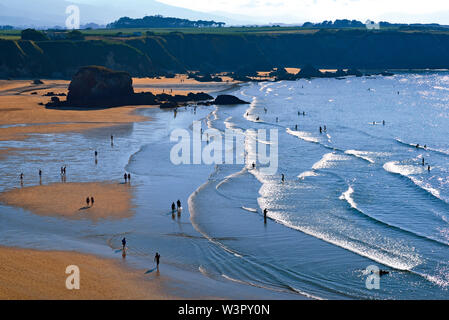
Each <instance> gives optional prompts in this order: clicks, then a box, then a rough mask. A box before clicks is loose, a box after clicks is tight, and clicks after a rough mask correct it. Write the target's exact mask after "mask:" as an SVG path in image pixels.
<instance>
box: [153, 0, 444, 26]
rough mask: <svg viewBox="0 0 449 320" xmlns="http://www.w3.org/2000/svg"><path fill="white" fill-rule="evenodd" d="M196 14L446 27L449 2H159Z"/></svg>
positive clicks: (205, 0) (402, 0)
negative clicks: (439, 24) (355, 20)
mask: <svg viewBox="0 0 449 320" xmlns="http://www.w3.org/2000/svg"><path fill="white" fill-rule="evenodd" d="M158 1H159V2H163V3H166V4H170V5H174V6H180V7H184V8H188V9H193V10H196V11H203V12H210V13H226V14H230V15H236V16H238V15H244V16H250V17H253V18H255V19H260V18H262V19H267V18H269V19H271V21H270V22H277V21H279V22H287V23H291V22H296V21H302V22H304V21H309V20H310V21H322V20H330V19H331V20H334V19H339V18H350V19H358V20H363V21H364V20H366V19H371V20H389V21H394V22H439V23H447V24H449V0H426V1H422V0H418V1H417V0H158Z"/></svg>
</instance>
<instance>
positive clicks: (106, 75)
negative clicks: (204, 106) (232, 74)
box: [45, 66, 213, 109]
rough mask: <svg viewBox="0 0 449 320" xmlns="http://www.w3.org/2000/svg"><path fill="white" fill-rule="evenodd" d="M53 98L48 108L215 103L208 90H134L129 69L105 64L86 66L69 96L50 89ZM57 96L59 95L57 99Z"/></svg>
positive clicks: (80, 72)
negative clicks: (121, 70) (161, 91)
mask: <svg viewBox="0 0 449 320" xmlns="http://www.w3.org/2000/svg"><path fill="white" fill-rule="evenodd" d="M45 95H47V96H51V97H52V98H51V100H50V101H49V102H48V103H47V104H46V106H47V107H48V108H71V109H78V108H109V107H118V106H126V105H156V104H159V105H161V107H165V108H174V107H178V106H183V105H187V104H189V103H196V102H205V103H206V102H207V103H212V100H213V97H212V96H210V95H208V94H207V93H204V92H198V93H192V92H190V93H188V94H187V95H169V94H165V93H162V94H157V95H154V94H153V93H151V92H140V93H134V89H133V86H132V78H131V76H130V75H129V74H128V73H126V72H119V71H113V70H110V69H107V68H105V67H98V66H88V67H82V68H81V69H80V70H78V72H77V73H76V74H75V76H74V77H73V79H72V81H71V82H70V85H69V93H68V95H67V100H65V101H61V100H60V99H59V98H57V97H56V96H62V94H55V93H53V92H48V93H47V94H45ZM54 98H57V99H54Z"/></svg>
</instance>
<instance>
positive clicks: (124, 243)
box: [122, 237, 126, 251]
mask: <svg viewBox="0 0 449 320" xmlns="http://www.w3.org/2000/svg"><path fill="white" fill-rule="evenodd" d="M125 247H126V238H125V237H123V239H122V249H123V251H125Z"/></svg>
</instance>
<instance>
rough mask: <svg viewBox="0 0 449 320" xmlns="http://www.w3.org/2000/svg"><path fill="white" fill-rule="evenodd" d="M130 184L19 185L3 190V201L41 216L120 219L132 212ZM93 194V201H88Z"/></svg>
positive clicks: (0, 196)
mask: <svg viewBox="0 0 449 320" xmlns="http://www.w3.org/2000/svg"><path fill="white" fill-rule="evenodd" d="M130 190H131V187H130V186H129V185H127V184H121V183H118V182H109V183H53V184H49V185H42V186H39V185H38V186H32V187H24V188H16V189H12V190H9V191H6V192H3V193H1V194H0V202H2V203H4V204H6V205H9V206H16V207H21V208H23V209H26V210H29V211H31V212H33V213H35V214H38V215H42V216H54V217H64V218H68V219H92V220H98V219H106V218H109V219H119V218H126V217H129V216H131V215H132V206H131V191H130ZM86 197H93V198H94V201H95V202H94V204H93V205H92V203H90V204H89V205H87V204H86Z"/></svg>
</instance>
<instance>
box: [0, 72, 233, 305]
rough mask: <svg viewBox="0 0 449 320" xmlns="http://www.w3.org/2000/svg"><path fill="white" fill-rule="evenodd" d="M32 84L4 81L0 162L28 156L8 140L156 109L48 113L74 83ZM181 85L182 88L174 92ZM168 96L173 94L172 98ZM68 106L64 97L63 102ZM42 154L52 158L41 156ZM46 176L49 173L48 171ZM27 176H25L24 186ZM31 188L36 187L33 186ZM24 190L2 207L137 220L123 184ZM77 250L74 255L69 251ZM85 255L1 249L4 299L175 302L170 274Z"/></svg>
mask: <svg viewBox="0 0 449 320" xmlns="http://www.w3.org/2000/svg"><path fill="white" fill-rule="evenodd" d="M42 82H43V84H34V83H33V81H32V80H31V79H30V80H1V81H0V141H3V142H5V143H4V145H5V146H6V147H2V148H0V159H3V160H4V159H8V157H12V156H14V157H21V154H22V153H23V152H27V151H28V152H29V151H30V150H31V149H29V148H28V149H24V148H22V147H19V146H17V147H16V146H15V145H14V144H11V145H9V144H7V143H6V142H7V141H18V142H20V141H24V140H26V139H29V138H31V137H32V135H33V134H36V133H38V134H41V133H46V134H52V133H72V132H87V131H88V130H92V129H101V128H109V127H114V126H118V127H120V126H122V125H123V124H131V123H135V122H142V121H148V120H151V119H149V118H148V117H145V116H142V115H139V114H137V112H136V110H138V109H142V108H153V107H158V106H125V107H116V108H110V109H95V110H55V109H47V108H45V106H43V105H39V103H46V102H48V101H49V100H50V97H48V96H43V95H44V94H46V93H47V92H54V93H56V94H61V93H64V94H67V90H68V85H69V83H70V82H69V81H67V80H42ZM180 82H181V81H180V79H179V77H178V78H176V79H165V78H161V79H149V78H144V79H134V86H135V91H136V92H139V91H151V92H153V93H155V94H157V93H160V92H162V91H164V92H166V93H171V94H187V93H188V92H200V91H204V92H210V91H219V90H221V89H222V88H223V85H224V86H226V85H227V86H229V85H230V84H223V83H212V84H210V83H200V82H197V81H195V80H191V79H185V77H184V78H183V81H182V84H180ZM176 85H177V87H176ZM169 90H170V91H171V92H169ZM61 99H65V97H61ZM37 151H38V152H52V150H51V149H48V150H46V151H43V150H37ZM44 171H45V170H44ZM26 179H27V176H26V177H25V180H26ZM33 181H34V180H33ZM35 183H36V185H27V184H26V186H24V187H20V186H17V187H14V188H10V189H7V190H6V191H5V192H3V193H1V194H0V202H1V203H2V204H4V205H7V206H11V207H20V208H23V209H25V210H27V211H29V212H31V213H33V214H36V215H39V216H50V217H60V218H63V221H66V222H64V223H70V221H69V220H86V219H88V220H92V221H94V222H98V221H101V220H104V219H108V220H118V219H123V218H129V217H131V216H132V215H133V214H134V211H133V205H132V198H133V192H132V190H133V187H132V186H130V185H129V184H124V183H122V181H106V182H103V181H99V182H92V181H90V182H79V181H78V182H67V183H62V182H61V183H55V182H54V181H52V182H51V183H50V184H46V177H44V181H43V184H42V185H39V184H37V183H38V182H37V181H36V182H35ZM86 197H94V199H95V203H94V205H92V204H91V203H90V204H89V206H88V205H87V204H86ZM67 250H72V248H67ZM117 257H119V258H118V259H116V260H110V259H105V258H100V257H96V256H93V255H88V254H82V253H78V252H74V251H37V250H30V249H18V248H6V247H1V248H0V299H173V298H176V295H169V294H166V293H165V292H164V291H163V288H164V282H165V281H166V280H169V279H168V278H167V276H166V275H164V276H159V275H158V273H156V272H153V273H152V274H151V275H145V276H144V271H145V270H133V269H131V268H130V267H129V266H128V265H127V264H126V260H122V257H121V255H117ZM71 264H74V265H78V266H79V267H80V270H81V279H82V280H81V290H67V289H66V288H65V279H66V277H67V275H66V274H65V268H66V266H67V265H71Z"/></svg>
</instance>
